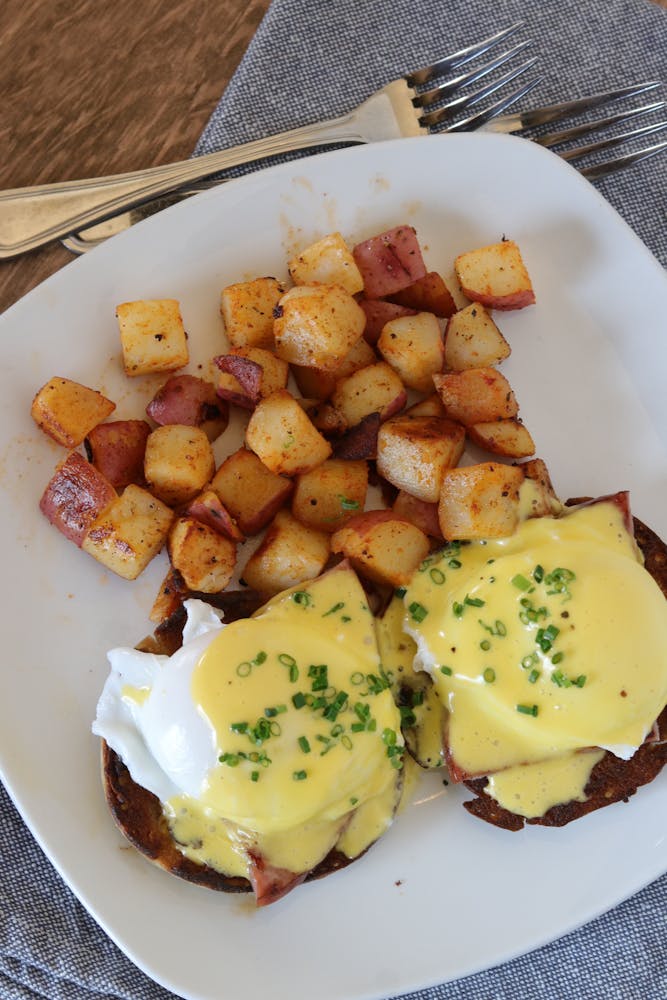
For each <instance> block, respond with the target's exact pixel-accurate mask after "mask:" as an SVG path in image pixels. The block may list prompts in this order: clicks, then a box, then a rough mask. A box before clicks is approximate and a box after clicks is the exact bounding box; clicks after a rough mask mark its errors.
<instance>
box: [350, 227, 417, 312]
mask: <svg viewBox="0 0 667 1000" xmlns="http://www.w3.org/2000/svg"><path fill="white" fill-rule="evenodd" d="M352 254H353V256H354V259H355V261H356V262H357V266H358V268H359V270H360V271H361V275H362V278H363V279H364V291H365V294H366V298H368V299H383V298H385V297H386V296H388V295H394V294H395V293H396V292H400V291H401V290H402V289H404V288H407V287H408V285H411V284H412V283H413V282H414V281H417V279H418V278H423V277H424V275H425V274H426V266H425V264H424V260H423V258H422V252H421V248H420V246H419V242H418V240H417V234H416V232H415V230H414V229H413V227H412V226H396V227H395V228H394V229H389V230H387V232H385V233H380V234H379V235H378V236H372V237H371V239H369V240H364V241H363V242H362V243H358V244H357V245H356V246H355V247H354V248H353V250H352Z"/></svg>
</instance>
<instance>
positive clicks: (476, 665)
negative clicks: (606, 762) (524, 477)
mask: <svg viewBox="0 0 667 1000" xmlns="http://www.w3.org/2000/svg"><path fill="white" fill-rule="evenodd" d="M536 569H537V576H538V577H539V578H540V581H539V582H538V580H537V579H536V578H535V571H536ZM563 569H566V570H568V571H569V574H571V579H570V580H569V582H568V581H567V580H565V581H563V574H562V573H561V575H560V581H559V579H554V577H553V575H552V574H553V573H554V571H556V570H563ZM559 588H560V591H559ZM550 591H552V592H551V593H550ZM553 591H559V592H555V593H554V592H553ZM404 605H405V608H406V610H407V615H406V622H407V623H408V627H409V628H410V629H411V631H412V632H413V634H414V635H415V636H416V637H417V639H418V642H419V647H420V652H419V656H420V660H421V664H422V665H423V667H424V668H425V669H427V670H428V671H429V672H430V673H431V675H432V677H433V679H434V681H435V684H436V686H437V689H438V692H439V694H440V698H441V699H442V701H443V704H444V705H445V706H446V707H447V709H448V711H449V719H448V725H449V731H448V739H449V745H450V749H451V752H452V757H453V759H454V761H455V763H456V764H457V765H458V766H459V767H460V768H461V769H462V770H464V771H465V772H467V773H469V774H488V773H489V772H493V771H497V770H499V769H501V768H506V767H512V766H514V765H517V764H523V763H529V762H534V761H538V760H544V759H546V758H550V757H555V756H559V755H561V754H563V753H564V752H566V751H569V750H576V749H582V748H586V747H591V746H598V747H609V748H611V749H613V750H616V751H617V752H618V753H619V754H620V755H625V756H628V755H629V754H630V753H631V752H632V751H631V749H629V748H633V747H637V746H639V745H640V744H641V743H642V741H643V739H644V736H645V735H646V733H647V732H648V730H649V728H650V727H651V725H652V723H653V721H654V720H655V719H656V718H657V716H658V715H659V714H660V712H661V710H662V708H663V707H664V705H665V702H666V701H667V656H666V655H665V650H667V604H666V603H665V599H664V597H663V595H662V593H661V591H660V589H659V588H658V586H657V584H656V583H655V581H654V580H653V579H652V578H651V576H650V575H649V574H648V573H647V572H646V571H645V570H644V568H643V566H642V564H641V561H640V555H639V553H638V550H637V547H636V545H635V542H634V540H633V538H632V537H631V536H630V535H629V534H628V532H627V530H626V529H625V526H624V523H623V518H622V514H621V512H620V510H619V508H618V507H617V506H616V505H615V504H613V503H611V502H600V503H596V504H593V505H590V506H588V507H582V508H579V509H577V510H575V511H573V512H572V513H569V514H567V515H566V516H564V517H560V518H552V517H543V518H535V519H532V520H526V521H524V522H523V523H522V524H520V526H519V528H518V529H517V531H516V532H515V534H513V535H512V536H510V537H508V538H502V539H495V540H491V541H488V542H471V543H469V544H463V545H461V546H460V547H458V546H454V547H449V549H445V550H444V551H443V553H441V554H439V555H438V556H437V557H436V558H435V559H433V560H431V561H430V562H429V561H428V560H427V562H426V564H424V565H423V566H422V567H421V571H418V572H417V573H416V574H415V576H414V578H413V580H412V582H411V584H410V587H409V588H408V591H407V593H406V595H405V597H404ZM540 630H542V631H541V632H540ZM548 630H550V631H548ZM554 630H555V631H554ZM545 633H546V634H545ZM540 635H541V636H542V640H541V641H542V643H545V642H546V645H541V644H540ZM550 635H551V637H552V641H551V642H550V641H549V636H550ZM554 661H555V662H554ZM443 667H444V672H443V670H442V668H443ZM557 681H559V682H560V683H557Z"/></svg>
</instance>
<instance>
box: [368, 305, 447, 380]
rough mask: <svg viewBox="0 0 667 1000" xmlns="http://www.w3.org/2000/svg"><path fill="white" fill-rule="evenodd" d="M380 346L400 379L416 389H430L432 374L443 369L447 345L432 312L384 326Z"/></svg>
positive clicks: (382, 353) (408, 317)
mask: <svg viewBox="0 0 667 1000" xmlns="http://www.w3.org/2000/svg"><path fill="white" fill-rule="evenodd" d="M377 347H378V350H379V352H380V354H381V355H382V357H383V358H384V360H385V361H386V362H388V364H390V365H391V367H392V368H393V369H394V370H395V371H396V372H398V374H399V375H400V377H401V381H402V382H403V384H404V385H407V386H408V388H410V389H416V390H417V392H430V390H431V388H432V386H433V377H432V376H433V375H435V373H436V372H439V371H442V363H443V360H444V346H443V342H442V333H441V332H440V324H439V323H438V321H437V319H436V318H435V316H434V315H433V313H427V312H420V313H416V314H415V315H414V316H403V317H401V318H399V319H392V320H390V321H389V323H386V324H385V326H384V327H383V330H382V333H381V334H380V339H379V340H378V342H377Z"/></svg>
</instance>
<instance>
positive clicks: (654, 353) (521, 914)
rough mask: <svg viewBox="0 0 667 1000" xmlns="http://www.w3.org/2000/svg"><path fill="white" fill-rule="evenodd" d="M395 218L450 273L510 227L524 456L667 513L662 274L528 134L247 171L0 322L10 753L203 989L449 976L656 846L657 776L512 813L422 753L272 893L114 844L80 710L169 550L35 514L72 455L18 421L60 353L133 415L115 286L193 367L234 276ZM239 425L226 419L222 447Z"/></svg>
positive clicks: (392, 147) (70, 850)
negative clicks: (630, 788) (194, 876)
mask: <svg viewBox="0 0 667 1000" xmlns="http://www.w3.org/2000/svg"><path fill="white" fill-rule="evenodd" d="M403 222H408V223H411V224H413V225H414V226H416V228H417V231H418V234H419V237H420V240H421V242H422V245H423V246H425V247H426V258H427V263H428V265H429V266H430V267H431V268H432V269H435V270H443V271H445V272H447V271H448V270H449V269H450V268H451V265H452V262H453V260H454V257H455V256H456V255H457V254H458V253H460V252H462V251H464V250H469V249H472V248H473V247H475V246H480V245H484V244H487V243H493V242H496V241H498V240H499V239H500V238H501V237H502V236H503V235H504V234H505V235H507V236H509V237H511V238H513V239H515V240H516V241H517V242H518V243H519V245H520V247H521V249H522V252H523V254H524V258H525V260H526V263H527V266H528V268H529V271H530V273H531V276H532V278H533V282H534V286H535V290H536V295H537V304H536V305H535V306H533V307H531V308H528V309H525V310H522V311H521V312H517V313H515V314H513V313H504V314H499V316H498V323H499V325H500V327H501V329H502V330H503V332H504V333H505V336H506V337H507V339H508V340H509V342H510V344H511V346H512V351H513V353H512V356H511V358H510V359H509V360H508V361H507V362H506V363H505V364H504V366H503V370H504V372H505V374H506V375H507V377H508V378H509V380H510V382H511V384H512V386H513V388H514V390H515V392H516V395H517V399H518V401H519V403H520V406H521V415H522V416H523V418H524V420H525V423H526V424H527V426H528V427H529V429H530V431H531V433H532V434H533V437H534V438H535V441H536V444H537V453H538V455H540V456H541V457H543V458H544V459H545V460H546V461H547V464H548V466H549V468H550V470H551V474H552V478H553V480H554V483H555V486H556V489H557V491H558V492H559V493H560V495H561V496H569V495H581V494H583V493H586V494H592V495H595V494H603V493H608V492H613V491H616V490H618V489H630V490H631V498H632V504H633V509H634V512H635V513H636V514H637V515H638V516H639V517H640V518H642V520H644V521H646V522H647V523H648V524H650V525H651V526H652V527H653V528H654V529H655V530H656V531H658V532H659V533H660V534H661V535H662V536H663V537H667V505H665V498H666V497H667V395H666V394H665V392H664V373H665V371H666V370H667V340H665V338H664V336H663V334H664V324H665V315H667V286H666V284H665V277H664V274H663V272H662V270H661V268H660V267H659V266H658V264H657V263H656V261H655V260H654V259H653V258H652V256H651V255H650V254H649V253H648V251H647V250H646V248H645V247H644V246H643V245H642V244H641V243H640V242H639V240H638V239H637V238H636V237H635V236H634V234H633V233H632V232H631V231H630V230H629V229H628V227H627V226H626V225H625V223H623V222H622V221H621V219H620V218H619V217H618V216H617V215H616V214H615V212H614V211H613V210H612V209H611V208H610V207H609V205H608V204H607V203H606V202H605V201H604V200H603V198H601V197H600V195H599V194H598V193H597V192H596V191H595V189H594V188H593V187H591V186H590V185H589V184H588V183H587V182H586V181H584V180H583V179H582V178H581V177H580V176H579V175H578V174H577V173H576V172H575V171H574V170H573V169H572V168H570V167H569V166H567V165H566V164H564V163H563V162H562V161H561V160H559V159H558V158H557V157H555V156H553V155H552V154H551V153H549V152H547V151H545V150H544V149H541V148H539V147H537V146H535V145H532V144H530V143H528V142H525V141H524V140H521V139H515V138H511V137H501V136H495V135H484V134H473V135H461V136H442V137H434V138H419V139H415V140H401V141H399V142H393V143H383V144H378V145H375V146H367V147H358V148H356V149H350V150H342V151H338V152H333V153H328V154H324V155H321V156H317V157H313V158H310V159H306V160H301V161H299V162H297V163H292V164H287V165H283V166H279V167H276V168H273V169H271V170H267V171H263V172H259V173H256V174H254V175H252V176H250V177H247V178H244V179H242V180H239V181H233V182H231V183H229V184H227V185H223V186H221V187H219V188H218V189H217V190H213V191H211V192H209V193H207V194H204V195H201V196H199V197H197V198H195V199H192V200H190V201H188V202H187V203H183V204H181V205H179V206H177V207H175V208H173V209H171V210H169V211H167V212H165V213H163V214H161V215H159V216H155V217H154V218H152V219H150V220H149V221H148V222H145V223H143V224H142V225H139V226H137V227H135V228H134V229H132V230H131V231H129V232H127V233H125V234H123V235H122V236H120V237H118V238H116V239H114V240H112V241H110V242H109V243H107V244H106V245H104V246H102V247H101V248H99V249H98V250H95V251H93V252H92V253H91V254H89V255H88V256H86V257H84V258H81V259H80V260H78V261H76V262H73V263H72V264H71V265H70V266H68V267H66V268H65V269H64V270H63V271H61V272H60V273H59V274H57V275H55V276H54V277H53V278H51V279H50V280H48V281H47V282H45V283H44V284H43V285H41V286H40V287H39V288H37V289H36V290H35V291H34V292H32V293H31V294H30V295H28V296H27V297H26V298H25V299H24V300H23V301H22V302H20V303H18V304H17V305H16V306H15V307H13V308H12V309H11V310H9V311H8V312H7V313H6V314H5V315H4V317H2V319H1V320H0V334H1V336H0V359H1V363H2V372H3V393H2V398H1V399H0V407H1V412H2V420H1V421H0V454H1V456H2V460H1V463H0V495H1V497H2V511H3V517H2V520H1V521H0V549H1V551H2V552H3V562H4V567H5V569H4V572H3V574H2V581H1V583H0V587H1V588H2V602H3V607H4V608H5V621H4V627H3V657H2V663H1V665H0V677H1V682H2V691H3V697H2V699H0V768H1V772H2V777H3V780H4V781H5V784H6V785H7V787H8V789H9V791H10V793H11V794H12V796H13V798H14V800H15V802H16V803H17V805H18V807H19V809H20V810H21V813H22V815H23V816H24V818H25V820H26V822H27V823H28V824H29V826H30V828H31V830H32V831H33V833H34V834H35V836H36V838H37V840H38V841H39V843H40V844H41V846H42V847H43V849H44V850H45V852H46V853H47V854H48V856H49V857H50V859H51V860H52V862H53V863H54V864H55V866H56V867H57V868H58V870H59V871H60V873H61V874H62V876H63V878H64V879H65V880H66V881H67V882H68V884H69V885H70V886H71V887H72V889H73V890H74V892H75V893H76V894H77V896H78V897H79V898H80V899H81V900H82V902H83V903H84V904H85V906H86V907H87V908H88V909H89V910H90V912H91V913H92V915H93V916H94V917H95V918H96V920H97V921H98V922H99V923H100V924H101V926H102V927H103V928H104V929H105V930H106V931H107V932H108V934H109V935H110V936H111V937H112V938H113V939H114V941H116V943H117V944H118V945H119V946H120V947H121V948H122V949H123V951H125V952H126V953H127V955H128V956H129V957H130V958H131V959H132V960H133V961H134V962H136V964H137V965H139V966H140V967H141V968H142V969H143V970H144V971H145V972H147V973H148V974H149V975H150V976H152V977H153V978H154V979H156V980H157V981H158V982H160V983H161V984H163V985H164V986H167V987H168V988H170V989H171V990H173V991H174V992H176V993H179V994H181V995H182V996H184V997H187V998H191V1000H215V998H217V997H219V996H220V995H221V989H222V990H223V992H224V995H225V997H226V998H228V1000H250V998H256V997H258V996H261V995H266V996H271V997H272V998H273V1000H299V998H304V1000H305V998H309V997H313V996H318V998H319V1000H343V998H345V1000H361V998H370V997H380V996H388V995H392V994H397V993H401V992H405V991H408V990H412V989H416V988H419V987H423V986H426V985H429V984H433V983H437V982H441V981H444V980H447V979H454V978H457V977H460V976H463V975H466V974H468V973H471V972H473V971H476V970H479V969H481V968H486V967H489V966H491V965H494V964H497V963H499V962H502V961H504V960H506V959H508V958H510V957H512V956H515V955H517V954H520V953H522V952H526V951H529V950H530V949H533V948H535V947H537V946H538V945H540V944H542V943H544V942H546V941H548V940H551V939H553V938H555V937H558V936H560V935H562V934H563V933H565V932H566V931H568V930H570V929H572V928H573V927H575V926H577V925H578V924H581V923H583V922H585V921H587V920H590V919H591V918H592V917H594V916H596V915H597V914H599V913H601V912H602V911H604V910H605V909H607V908H609V907H612V906H613V905H614V904H616V903H617V902H619V901H620V900H621V899H623V898H625V897H627V896H628V895H630V894H632V893H633V892H635V891H636V890H638V889H639V888H640V887H641V886H643V885H644V884H646V883H647V882H649V881H651V880H652V879H654V878H656V877H658V876H659V875H660V874H661V873H662V872H664V871H665V870H666V869H667V840H666V839H665V830H666V829H667V795H666V794H665V792H666V791H667V774H663V776H662V777H661V778H660V779H658V780H657V781H655V782H654V783H653V784H652V785H651V786H649V787H647V788H644V789H641V790H640V792H639V793H638V794H637V795H636V796H635V797H634V798H633V799H632V800H631V802H630V803H629V804H628V805H623V804H619V805H615V806H612V807H610V808H608V809H604V810H601V811H599V812H597V813H594V814H592V815H591V816H589V817H586V818H585V819H583V820H581V821H579V822H577V823H574V824H572V825H571V826H569V827H566V828H564V829H562V830H549V829H540V828H530V829H528V830H525V831H523V832H521V833H516V834H510V833H506V832H504V831H501V830H497V829H495V828H492V827H490V826H487V825H486V824H484V823H481V822H479V821H477V820H475V819H473V818H472V817H470V816H469V815H468V814H467V813H466V812H465V810H463V809H462V807H461V801H462V800H463V798H464V793H463V792H461V791H460V790H455V789H452V788H451V787H449V788H447V789H444V788H443V786H442V783H441V781H440V780H439V779H438V778H436V777H433V776H430V778H427V779H425V780H424V782H423V784H422V785H421V786H420V787H419V789H418V791H417V793H416V795H415V797H414V798H415V801H414V802H413V803H411V804H410V805H409V806H408V807H407V809H406V810H405V811H404V813H403V814H402V815H401V816H400V817H399V819H398V820H397V822H396V823H395V825H394V826H393V828H392V829H391V830H390V831H389V833H388V834H387V835H386V836H385V837H384V838H383V840H382V841H381V842H380V843H379V844H378V845H376V846H375V847H374V848H373V849H372V851H371V852H370V853H369V854H368V856H367V857H365V858H364V859H363V860H362V861H360V862H359V863H358V864H354V865H352V866H351V867H350V868H348V869H347V870H345V871H342V872H340V873H338V874H336V875H334V876H332V877H330V878H327V879H325V880H323V881H321V882H317V883H313V884H310V885H308V886H305V887H302V888H301V889H299V890H297V891H296V892H295V893H293V894H292V895H290V896H289V897H288V898H287V899H285V900H283V901H282V902H280V903H278V904H277V905H275V906H272V907H269V908H268V909H265V910H262V911H256V910H254V908H253V906H252V904H251V903H250V902H249V901H248V900H247V899H240V898H238V897H233V896H224V895H219V894H216V893H211V892H209V891H207V890H204V889H199V888H195V887H193V886H190V885H188V884H186V883H184V882H181V881H179V880H177V879H174V878H170V877H169V876H167V875H165V874H164V873H162V872H161V871H158V870H156V869H154V868H153V867H152V866H151V865H149V864H147V863H146V862H145V860H144V859H143V858H141V857H140V856H139V855H138V854H136V852H134V851H132V850H127V849H123V847H124V842H123V840H122V838H121V836H120V835H119V834H118V833H117V831H116V829H115V827H114V824H113V822H112V820H111V818H110V817H109V815H108V813H107V809H106V806H105V803H104V799H103V794H102V789H101V786H100V781H99V766H98V745H97V740H96V739H95V738H94V737H93V736H92V735H91V733H90V724H91V720H92V719H93V716H94V713H95V705H96V702H97V698H98V695H99V693H100V690H101V687H102V684H103V682H104V678H105V677H106V673H107V665H106V659H105V651H106V650H107V649H108V648H110V647H112V646H116V645H122V644H133V643H134V642H136V641H138V640H139V639H140V638H141V637H142V636H143V635H144V634H146V632H148V631H149V630H150V627H149V623H148V612H149V609H150V606H151V604H152V600H153V597H154V594H155V593H156V590H157V587H158V584H159V582H160V580H161V578H162V575H163V574H164V571H165V565H166V564H165V557H164V556H161V557H159V558H158V559H157V560H156V561H155V563H154V564H153V565H152V566H151V567H149V569H148V571H147V572H146V573H145V574H144V576H142V577H141V578H140V579H139V581H137V582H136V583H134V584H128V583H126V582H124V581H122V580H120V579H118V578H115V577H112V576H111V575H110V574H107V573H106V572H105V571H104V570H103V569H102V568H101V567H100V566H99V565H98V564H97V563H95V562H94V561H93V560H92V559H89V558H88V557H87V556H86V555H84V554H83V553H79V552H77V551H76V549H75V548H74V547H73V546H72V545H71V544H70V543H69V542H67V541H66V540H65V539H64V538H63V537H62V536H60V535H59V534H58V533H57V532H56V531H55V530H54V529H53V528H51V527H50V526H49V525H48V523H47V522H46V520H45V519H44V518H43V517H42V516H41V514H40V513H39V510H38V506H37V505H38V501H39V497H40V496H41V493H42V490H43V488H44V486H45V484H46V482H47V481H48V479H49V478H50V476H51V474H52V470H53V468H54V466H55V464H56V462H57V461H59V460H60V458H61V457H62V456H63V454H64V452H63V451H62V449H60V448H58V447H57V446H56V445H55V444H53V443H52V442H50V441H49V440H48V439H47V438H46V437H45V436H44V435H42V434H41V433H40V432H39V431H38V430H37V429H36V427H35V425H34V424H33V423H32V421H31V419H30V413H29V411H30V403H31V400H32V397H33V395H34V393H35V392H36V390H37V389H38V388H39V387H40V386H41V385H42V384H43V383H44V382H45V381H47V379H48V378H50V377H51V376H52V375H63V376H67V377H70V378H73V379H76V380H78V381H81V382H83V383H85V384H88V385H91V386H96V387H99V388H101V389H102V390H103V391H104V392H105V393H106V394H107V395H109V396H110V397H111V398H112V399H114V400H115V401H116V402H117V403H118V409H117V411H116V414H115V416H117V417H118V418H126V417H131V416H141V414H142V406H143V405H145V401H146V400H147V399H148V398H150V396H151V395H152V393H153V391H154V389H155V382H154V381H152V380H151V379H146V380H135V382H130V381H129V380H127V379H125V378H124V376H123V375H122V373H121V369H120V363H119V338H118V332H117V328H116V322H115V318H114V308H115V306H116V304H117V303H119V302H123V301H127V300H132V299H138V298H161V297H169V298H172V297H173V298H177V299H179V300H180V301H181V304H182V310H183V314H184V318H185V323H186V328H187V330H188V332H189V335H190V346H191V352H192V364H191V366H190V370H191V371H193V372H197V371H199V370H200V369H199V368H198V367H197V365H198V364H200V363H201V364H203V365H204V371H206V370H207V368H208V363H209V361H210V358H211V357H212V356H213V355H214V354H216V353H220V352H221V351H222V350H223V347H224V344H223V337H222V326H221V321H220V317H219V314H218V303H219V292H220V289H221V288H222V287H223V286H224V285H225V284H228V283H230V282H233V281H239V280H243V279H245V278H248V277H252V276H256V275H264V274H275V275H276V276H278V277H281V276H286V259H287V256H288V254H289V253H291V252H293V251H294V250H295V249H296V248H298V247H300V246H304V245H306V244H307V243H309V242H311V241H312V240H314V239H315V238H318V237H320V236H322V235H324V234H325V233H327V232H330V231H332V230H334V229H339V230H341V231H342V233H343V234H344V235H345V236H346V237H347V238H348V239H349V240H351V241H356V240H359V239H361V238H363V237H366V236H370V235H373V234H374V233H376V232H380V231H382V230H384V229H387V228H389V227H391V226H393V225H396V224H398V223H403ZM230 434H231V432H230ZM233 447H235V444H234V443H233V441H232V437H231V436H229V435H227V436H223V438H222V439H220V441H219V442H218V445H217V451H218V458H221V457H222V456H223V455H224V454H225V453H226V452H227V451H229V450H231V449H232V448H233ZM54 761H55V762H57V763H56V764H55V765H54V763H53V762H54ZM45 764H46V766H45ZM482 898H483V905H481V904H480V900H481V899H482Z"/></svg>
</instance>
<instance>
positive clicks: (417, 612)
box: [408, 601, 428, 622]
mask: <svg viewBox="0 0 667 1000" xmlns="http://www.w3.org/2000/svg"><path fill="white" fill-rule="evenodd" d="M408 611H409V612H410V615H411V617H412V620H413V621H416V622H423V621H424V619H425V618H426V616H427V614H428V610H427V609H426V608H425V607H424V605H423V604H419V602H418V601H413V602H412V604H411V605H410V606H409V607H408Z"/></svg>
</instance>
